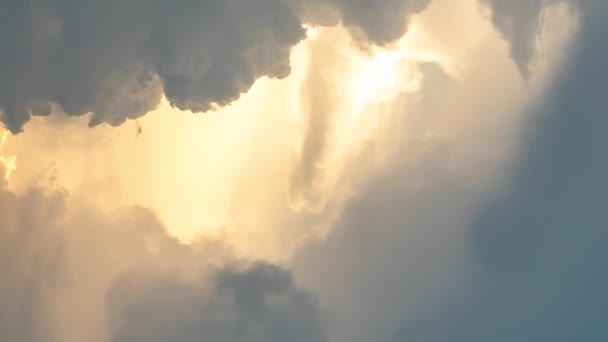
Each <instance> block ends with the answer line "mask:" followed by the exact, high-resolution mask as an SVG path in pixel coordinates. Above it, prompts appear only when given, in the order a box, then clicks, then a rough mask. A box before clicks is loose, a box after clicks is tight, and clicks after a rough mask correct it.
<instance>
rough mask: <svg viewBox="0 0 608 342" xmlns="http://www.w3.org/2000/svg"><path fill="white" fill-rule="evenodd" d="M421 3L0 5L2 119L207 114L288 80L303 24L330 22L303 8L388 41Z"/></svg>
mask: <svg viewBox="0 0 608 342" xmlns="http://www.w3.org/2000/svg"><path fill="white" fill-rule="evenodd" d="M427 2H428V1H419V0H417V1H394V0H391V1H381V2H377V1H355V2H353V1H333V0H331V1H326V0H323V1H317V0H314V1H312V3H311V4H307V2H303V1H302V0H255V1H241V0H228V1H218V0H205V1H198V2H192V1H187V0H180V1H164V0H163V1H153V2H149V1H143V0H129V1H126V2H125V1H116V0H112V1H94V0H86V1H70V0H58V1H28V2H19V1H17V2H15V1H3V2H1V3H0V9H1V13H2V16H1V17H0V20H1V21H2V26H0V44H1V45H2V46H3V47H4V48H3V51H4V53H3V54H2V56H0V73H1V74H2V78H1V79H0V113H2V115H1V117H0V118H1V121H2V123H4V125H6V127H8V128H9V129H10V130H11V131H12V132H13V133H17V132H20V131H21V130H22V128H23V125H24V124H25V123H26V122H27V121H28V120H29V118H30V117H31V116H32V115H48V114H49V113H50V112H51V111H52V110H53V108H52V106H51V105H52V104H56V105H59V107H60V108H59V109H60V110H62V111H64V112H65V113H67V114H68V115H84V114H87V113H92V117H91V120H90V124H91V125H97V124H100V123H109V124H111V125H119V124H121V123H123V122H124V121H125V120H127V119H134V118H137V117H140V116H142V115H144V114H146V113H147V112H149V111H151V110H152V109H154V108H156V107H157V106H158V104H159V101H160V100H161V97H162V95H163V94H164V96H166V97H167V99H168V100H169V102H170V103H171V104H172V105H173V106H176V107H178V108H180V109H183V110H191V111H194V112H201V111H207V110H210V109H213V108H215V107H217V106H224V105H227V104H229V103H231V102H232V101H234V100H236V99H237V98H238V97H239V96H240V95H241V94H242V93H244V92H246V91H247V90H248V89H249V88H250V87H251V86H252V85H253V83H254V82H255V81H256V79H258V78H260V77H262V76H268V77H274V78H282V77H285V76H286V75H288V74H289V72H290V65H289V53H290V49H291V47H292V46H294V45H295V44H297V43H298V42H299V41H300V40H301V39H302V38H304V29H303V28H302V23H303V21H307V22H313V23H326V21H324V20H322V18H321V17H320V16H319V15H318V14H315V13H316V12H315V11H311V10H307V8H312V7H317V6H316V5H315V4H316V3H321V4H322V5H323V6H326V7H329V8H331V9H333V12H335V13H336V17H335V19H336V20H339V19H341V20H342V21H343V22H344V23H345V24H346V25H347V26H349V27H352V28H358V30H359V31H361V32H362V33H363V35H364V37H368V38H369V40H370V41H371V42H372V43H378V44H383V43H386V42H389V41H391V40H394V39H396V38H398V37H400V36H401V35H402V34H403V32H404V31H405V26H406V16H407V15H408V14H411V13H415V12H418V11H420V10H421V9H423V8H424V5H425V4H426V3H427ZM380 17H382V18H384V19H383V20H377V18H380ZM327 23H331V24H335V23H337V21H333V22H327Z"/></svg>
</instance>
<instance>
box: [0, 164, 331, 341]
mask: <svg viewBox="0 0 608 342" xmlns="http://www.w3.org/2000/svg"><path fill="white" fill-rule="evenodd" d="M0 171H2V170H0ZM0 176H2V175H1V174H0ZM78 205H79V204H77V203H74V202H73V201H71V200H70V198H69V196H68V194H67V193H66V192H65V191H62V190H61V189H58V188H56V187H52V186H49V185H44V186H42V185H40V186H36V187H32V188H30V189H29V190H28V191H27V192H26V193H24V194H22V195H17V194H15V193H13V192H11V191H8V190H6V189H5V188H3V187H0V217H1V218H2V219H1V220H0V275H1V278H2V281H1V282H0V340H2V341H20V342H21V341H23V342H40V341H58V342H59V341H61V342H66V341H82V340H85V339H86V340H88V341H95V342H107V341H116V342H123V341H128V342H135V341H177V342H187V341H201V340H203V341H231V342H233V341H265V342H266V341H302V342H304V341H306V342H314V341H326V330H325V329H326V327H325V317H324V315H323V314H322V313H321V309H320V305H319V303H318V301H317V298H316V297H315V296H314V295H313V294H312V293H310V292H307V291H305V290H303V289H300V288H298V287H297V286H296V285H295V283H294V281H293V280H292V276H291V273H290V272H289V271H287V270H285V269H282V268H280V267H278V266H275V265H272V264H269V263H262V262H254V263H248V262H245V261H241V262H237V261H234V259H233V257H232V254H231V252H230V250H229V248H228V247H226V246H225V245H224V244H223V242H222V241H213V240H201V241H199V242H196V243H193V244H192V245H184V244H181V243H179V242H178V241H177V240H175V239H174V238H172V237H171V236H169V235H168V234H167V233H166V232H165V230H164V227H163V225H162V224H161V223H160V222H159V221H158V219H157V218H156V217H155V216H154V215H153V214H152V213H151V212H150V211H148V210H146V209H143V208H125V209H121V210H118V211H116V212H112V213H104V212H102V211H99V210H97V209H94V208H86V207H80V206H78ZM212 265H219V266H212Z"/></svg>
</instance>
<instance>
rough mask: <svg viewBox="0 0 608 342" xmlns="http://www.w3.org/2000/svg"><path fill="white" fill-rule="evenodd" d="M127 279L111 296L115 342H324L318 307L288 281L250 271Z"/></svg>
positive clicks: (271, 271) (262, 266)
mask: <svg viewBox="0 0 608 342" xmlns="http://www.w3.org/2000/svg"><path fill="white" fill-rule="evenodd" d="M177 279H178V277H175V276H166V275H165V276H160V277H159V276H154V275H150V274H143V275H142V274H137V273H131V274H128V275H126V276H124V277H122V278H120V279H119V280H117V282H116V283H115V284H114V286H113V288H112V290H111V292H110V304H111V310H112V311H113V312H114V319H115V322H118V323H116V324H115V329H116V331H115V332H114V337H113V339H112V340H113V341H115V342H138V341H142V342H143V341H146V342H148V341H149V342H156V341H158V342H164V341H180V342H190V341H192V342H194V341H214V342H215V341H217V342H220V341H226V342H228V341H230V342H238V341H259V342H273V341H276V342H282V341H295V342H298V341H299V342H315V341H319V342H321V341H326V340H327V339H326V332H325V322H324V320H323V316H322V315H320V309H319V304H318V303H317V299H316V298H315V297H314V296H312V295H311V294H310V293H308V292H306V291H303V290H300V289H298V288H296V287H294V284H293V282H292V279H291V274H290V273H289V272H288V271H286V270H284V269H281V268H279V267H277V266H273V265H270V264H266V263H254V264H252V265H248V266H245V267H243V266H238V265H237V266H231V267H227V268H222V269H219V270H218V271H217V273H216V274H215V275H214V279H215V281H214V283H213V284H210V283H209V279H203V280H202V281H196V282H194V283H186V282H180V281H179V280H177Z"/></svg>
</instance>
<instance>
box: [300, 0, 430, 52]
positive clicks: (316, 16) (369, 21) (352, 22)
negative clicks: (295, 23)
mask: <svg viewBox="0 0 608 342" xmlns="http://www.w3.org/2000/svg"><path fill="white" fill-rule="evenodd" d="M299 2H300V3H302V4H304V6H305V13H307V14H308V17H307V19H308V20H311V21H312V22H319V23H324V24H335V23H336V22H337V21H338V20H341V22H342V24H343V25H344V26H346V27H348V28H349V29H351V31H354V33H355V35H359V36H361V35H362V36H363V37H364V38H365V39H368V40H369V41H370V42H373V43H375V44H380V45H383V44H386V43H389V42H391V41H393V40H395V39H398V38H399V37H401V36H402V35H403V34H404V33H405V31H406V29H407V19H408V17H409V16H411V15H412V14H416V13H419V12H421V11H422V10H424V9H425V8H426V7H427V6H428V4H429V3H430V2H431V0H405V1H404V0H299Z"/></svg>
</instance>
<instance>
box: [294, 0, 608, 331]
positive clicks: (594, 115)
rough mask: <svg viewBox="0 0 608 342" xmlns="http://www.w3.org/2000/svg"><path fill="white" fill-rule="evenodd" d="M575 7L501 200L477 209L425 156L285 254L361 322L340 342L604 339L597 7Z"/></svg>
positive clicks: (607, 193)
mask: <svg viewBox="0 0 608 342" xmlns="http://www.w3.org/2000/svg"><path fill="white" fill-rule="evenodd" d="M576 6H578V8H579V9H580V15H581V18H580V20H581V26H580V27H581V30H580V32H579V34H578V35H577V36H576V37H575V39H574V41H573V43H572V46H571V47H570V48H571V50H570V52H569V55H568V56H567V57H566V58H565V61H564V62H563V64H562V65H561V66H560V68H558V69H557V71H556V74H555V75H554V77H553V78H552V82H551V83H550V84H549V86H548V87H547V89H545V91H544V92H543V93H542V95H541V96H539V97H538V98H535V99H533V101H532V103H531V104H530V105H529V106H528V107H527V109H526V110H525V113H526V114H527V115H526V116H525V120H524V124H523V126H522V127H524V132H523V133H522V136H523V138H522V141H521V144H520V146H521V151H520V154H519V157H518V159H517V160H516V161H515V162H514V165H513V169H512V170H511V171H512V173H511V174H510V176H509V177H508V178H507V179H506V184H505V185H504V187H503V188H502V191H501V192H500V193H497V194H495V197H493V198H487V197H484V198H477V199H476V197H475V191H471V190H472V189H470V188H468V187H467V186H465V185H464V184H462V183H460V182H458V181H457V180H453V179H451V177H450V174H449V173H448V172H447V171H446V168H447V167H446V164H447V160H449V154H450V149H451V147H450V145H447V146H446V147H445V148H442V147H440V146H441V145H434V146H436V147H435V149H430V150H427V152H424V153H422V156H426V157H425V158H426V159H421V160H417V161H415V163H410V164H408V163H404V164H402V165H401V166H399V167H397V168H396V170H394V171H392V172H389V173H388V174H387V175H386V176H384V177H383V178H382V179H381V180H378V181H376V182H374V183H373V184H371V185H370V187H369V189H368V190H367V191H366V192H364V193H363V194H362V195H361V197H360V199H358V200H355V201H354V202H353V204H352V205H350V206H349V208H348V209H347V211H346V212H345V214H344V215H343V216H344V218H343V220H342V222H341V223H340V224H339V225H338V227H337V228H336V230H335V231H333V232H332V233H331V234H330V236H329V238H328V240H327V242H325V243H315V244H313V245H312V246H309V247H308V248H305V249H303V251H302V252H301V254H300V255H299V256H298V258H297V262H296V265H295V269H296V270H297V274H298V275H301V276H302V278H303V279H306V280H305V281H304V282H305V283H308V282H310V283H311V284H312V285H310V286H312V287H314V288H319V289H320V293H322V298H329V300H332V299H331V298H335V299H334V300H335V301H336V302H337V303H340V304H341V305H344V306H346V308H345V309H344V312H343V313H344V314H345V315H349V314H350V313H352V312H365V313H364V314H355V315H352V314H350V316H347V317H349V318H348V319H355V322H356V323H353V324H351V325H349V324H348V322H347V323H344V324H345V327H346V329H349V330H350V331H351V333H350V334H348V333H347V334H346V337H347V340H350V341H369V340H374V341H426V342H429V341H458V342H459V341H468V342H478V341H479V342H481V341H499V342H501V341H505V342H506V341H525V342H528V341H530V342H531V341H535V342H536V341H564V342H565V341H603V340H606V339H608V334H607V332H606V329H605V327H606V325H607V324H608V320H607V319H606V315H605V310H606V308H607V307H608V295H607V294H606V289H608V276H607V275H606V272H604V271H603V270H605V269H606V268H607V267H608V261H607V260H608V252H607V251H606V248H605V241H606V240H607V239H608V230H607V229H606V228H607V227H608V225H607V224H608V214H607V213H608V210H607V208H606V203H608V182H606V174H608V157H607V156H606V154H605V153H604V149H605V146H606V144H607V143H608V141H607V138H606V137H607V135H606V130H607V129H608V116H607V115H606V114H608V107H607V106H606V101H605V94H606V90H605V87H604V86H603V84H604V83H605V80H606V79H608V47H607V45H606V44H604V43H602V42H603V37H605V36H606V34H608V25H607V24H606V18H607V17H608V3H606V2H605V1H601V0H597V1H595V0H590V1H580V2H578V3H577V4H576ZM533 34H534V33H533ZM467 202H469V204H471V205H468V204H467ZM480 204H481V205H480ZM470 209H474V210H470ZM467 211H468V213H467ZM471 214H472V215H471ZM471 216H472V217H473V219H472V220H470V221H469V219H467V217H471ZM323 266H324V267H323ZM328 270H332V272H339V273H338V274H334V273H330V272H328ZM335 270H339V271H335ZM327 274H329V276H328V275H327ZM327 277H329V278H330V279H329V280H323V279H326V278H327ZM319 279H321V280H319ZM338 279H340V281H341V283H342V284H349V285H348V286H345V287H343V288H340V287H334V286H333V285H332V284H333V283H334V282H336V281H338ZM364 310H367V311H364ZM351 337H352V338H351ZM349 338H350V339H349Z"/></svg>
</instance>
